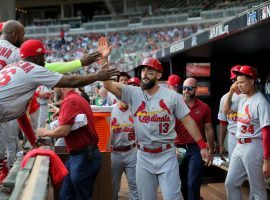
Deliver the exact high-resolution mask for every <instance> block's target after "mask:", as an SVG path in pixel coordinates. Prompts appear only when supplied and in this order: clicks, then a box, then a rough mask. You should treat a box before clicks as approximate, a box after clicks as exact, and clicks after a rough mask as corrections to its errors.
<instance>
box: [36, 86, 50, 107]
mask: <svg viewBox="0 0 270 200" xmlns="http://www.w3.org/2000/svg"><path fill="white" fill-rule="evenodd" d="M37 91H38V92H50V91H51V90H50V89H49V88H47V87H46V86H44V85H40V86H38V88H37ZM48 100H49V99H45V98H41V97H37V102H38V103H39V104H40V105H44V104H45V105H46V104H47V103H48Z"/></svg>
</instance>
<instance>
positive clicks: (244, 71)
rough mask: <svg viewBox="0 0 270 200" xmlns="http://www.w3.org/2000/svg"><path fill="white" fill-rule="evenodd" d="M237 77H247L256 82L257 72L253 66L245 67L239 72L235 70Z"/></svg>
mask: <svg viewBox="0 0 270 200" xmlns="http://www.w3.org/2000/svg"><path fill="white" fill-rule="evenodd" d="M233 73H235V74H236V75H246V76H248V77H250V78H252V79H254V80H256V78H257V71H256V69H254V68H253V67H251V66H248V65H243V66H241V67H240V69H239V70H233Z"/></svg>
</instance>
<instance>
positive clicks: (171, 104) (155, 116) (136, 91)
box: [122, 85, 189, 146]
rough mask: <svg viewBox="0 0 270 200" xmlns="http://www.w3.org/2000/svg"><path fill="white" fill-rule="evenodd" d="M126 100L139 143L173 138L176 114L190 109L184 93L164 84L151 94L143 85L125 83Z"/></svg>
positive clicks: (157, 142) (143, 143)
mask: <svg viewBox="0 0 270 200" xmlns="http://www.w3.org/2000/svg"><path fill="white" fill-rule="evenodd" d="M122 100H123V101H125V102H126V103H127V104H128V105H130V106H131V110H132V113H133V118H134V127H135V132H136V136H137V140H138V143H139V144H140V145H145V146H160V145H161V144H164V143H171V142H173V140H174V139H175V137H176V132H175V131H174V126H175V118H177V119H179V120H180V119H182V118H184V117H185V116H186V115H187V114H188V113H189V109H188V107H187V105H186V104H185V102H184V100H183V96H182V95H180V94H177V93H176V92H174V91H171V90H169V89H166V88H164V87H159V89H158V91H157V92H156V93H155V94H154V95H153V96H150V95H148V94H147V93H146V92H145V91H143V90H142V89H141V88H140V87H136V86H131V85H128V86H122Z"/></svg>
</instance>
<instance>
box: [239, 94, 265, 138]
mask: <svg viewBox="0 0 270 200" xmlns="http://www.w3.org/2000/svg"><path fill="white" fill-rule="evenodd" d="M238 102H239V103H238V112H237V134H236V137H238V138H261V137H262V132H261V128H263V127H265V126H270V105H269V103H268V101H267V100H266V98H265V97H264V96H263V94H262V93H261V92H256V93H255V94H254V95H253V96H252V97H249V98H246V95H240V96H239V98H238Z"/></svg>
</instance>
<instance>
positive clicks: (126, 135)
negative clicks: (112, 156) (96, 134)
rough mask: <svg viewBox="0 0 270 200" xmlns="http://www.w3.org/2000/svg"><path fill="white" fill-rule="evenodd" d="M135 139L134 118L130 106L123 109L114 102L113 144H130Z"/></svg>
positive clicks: (112, 113)
mask: <svg viewBox="0 0 270 200" xmlns="http://www.w3.org/2000/svg"><path fill="white" fill-rule="evenodd" d="M135 141H136V138H135V130H134V120H133V117H132V113H131V110H130V108H129V109H128V110H126V111H122V110H120V109H119V107H118V105H117V104H114V105H113V109H112V112H111V144H112V146H113V147H119V146H129V145H131V144H134V143H135Z"/></svg>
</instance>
